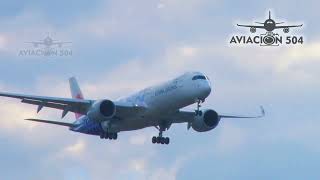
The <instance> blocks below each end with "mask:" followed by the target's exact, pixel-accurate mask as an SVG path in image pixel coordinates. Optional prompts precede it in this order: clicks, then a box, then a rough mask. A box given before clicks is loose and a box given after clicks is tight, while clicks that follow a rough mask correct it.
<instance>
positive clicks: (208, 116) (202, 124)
mask: <svg viewBox="0 0 320 180" xmlns="http://www.w3.org/2000/svg"><path fill="white" fill-rule="evenodd" d="M219 121H220V117H219V115H218V113H217V112H216V111H214V110H211V109H208V110H204V111H202V112H201V113H199V114H198V115H196V116H195V118H194V121H193V122H192V129H194V130H195V131H197V132H205V131H210V130H212V129H214V128H215V127H217V125H218V124H219Z"/></svg>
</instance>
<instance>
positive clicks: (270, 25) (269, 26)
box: [237, 11, 303, 33]
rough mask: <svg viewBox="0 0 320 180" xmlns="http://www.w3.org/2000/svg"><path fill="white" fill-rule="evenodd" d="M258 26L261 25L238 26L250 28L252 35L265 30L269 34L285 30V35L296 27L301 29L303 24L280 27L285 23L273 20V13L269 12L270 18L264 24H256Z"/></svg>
mask: <svg viewBox="0 0 320 180" xmlns="http://www.w3.org/2000/svg"><path fill="white" fill-rule="evenodd" d="M255 23H256V24H260V25H242V24H237V26H240V27H249V28H250V32H251V33H255V32H256V29H265V30H266V31H267V32H272V31H273V30H275V29H283V32H284V33H288V32H289V28H294V27H301V26H302V25H303V24H300V25H287V26H285V25H279V24H284V22H276V21H275V20H273V19H271V12H270V11H269V18H268V19H266V20H265V21H264V22H255Z"/></svg>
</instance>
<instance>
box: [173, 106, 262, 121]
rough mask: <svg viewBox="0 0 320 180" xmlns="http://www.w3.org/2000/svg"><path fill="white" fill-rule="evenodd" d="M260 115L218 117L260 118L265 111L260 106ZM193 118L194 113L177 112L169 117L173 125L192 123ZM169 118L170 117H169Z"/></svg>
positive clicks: (222, 116) (224, 116) (221, 115)
mask: <svg viewBox="0 0 320 180" xmlns="http://www.w3.org/2000/svg"><path fill="white" fill-rule="evenodd" d="M260 111H261V112H260V114H259V115H256V116H236V115H224V114H219V117H220V118H221V119H222V118H261V117H264V116H265V111H264V109H263V107H262V106H260ZM194 117H195V112H190V111H178V112H176V113H175V114H173V115H171V119H172V120H173V123H184V122H188V123H189V122H192V121H193V120H194ZM169 118H170V117H169Z"/></svg>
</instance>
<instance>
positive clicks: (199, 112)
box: [195, 99, 204, 116]
mask: <svg viewBox="0 0 320 180" xmlns="http://www.w3.org/2000/svg"><path fill="white" fill-rule="evenodd" d="M203 102H204V100H200V99H198V100H196V103H197V109H196V110H195V113H196V116H201V115H202V111H201V110H200V107H201V103H203Z"/></svg>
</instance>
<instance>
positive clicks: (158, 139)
mask: <svg viewBox="0 0 320 180" xmlns="http://www.w3.org/2000/svg"><path fill="white" fill-rule="evenodd" d="M156 142H157V144H159V143H160V142H161V137H159V136H158V137H157V139H156Z"/></svg>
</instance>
